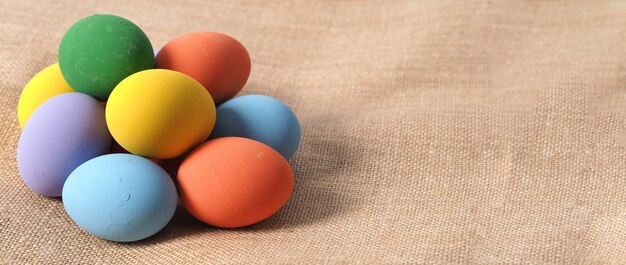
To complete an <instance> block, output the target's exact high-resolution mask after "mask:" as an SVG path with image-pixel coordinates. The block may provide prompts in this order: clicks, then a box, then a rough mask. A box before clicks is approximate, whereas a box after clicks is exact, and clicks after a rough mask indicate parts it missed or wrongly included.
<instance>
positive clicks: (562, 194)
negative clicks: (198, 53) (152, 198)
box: [0, 0, 626, 264]
mask: <svg viewBox="0 0 626 265" xmlns="http://www.w3.org/2000/svg"><path fill="white" fill-rule="evenodd" d="M94 13H111V14H116V15H119V16H123V17H126V18H128V19H130V20H131V21H134V22H135V23H136V24H137V25H139V26H140V27H141V28H142V29H144V31H145V32H146V34H147V35H148V36H149V37H150V39H151V40H152V43H153V45H154V46H155V47H157V48H158V47H161V46H162V45H164V44H165V43H166V42H167V41H168V40H169V39H172V38H173V37H175V36H178V35H180V34H183V33H186V32H191V31H219V32H224V33H227V34H229V35H232V36H233V37H235V38H237V39H239V40H240V41H241V42H242V43H243V44H244V45H245V46H246V47H247V48H248V50H249V52H250V55H251V58H252V74H251V76H250V79H249V81H248V83H247V85H246V87H245V88H244V90H243V91H242V94H250V93H258V94H265V95H270V96H273V97H276V98H278V99H280V100H282V101H284V102H286V103H287V104H288V105H289V106H291V107H292V108H293V110H294V111H295V113H296V114H297V115H298V117H299V119H300V122H301V123H302V128H303V136H302V144H301V146H300V149H299V150H298V152H297V154H296V156H295V157H294V158H293V159H292V161H291V165H292V167H293V170H294V172H295V177H296V186H295V190H294V194H293V197H292V198H291V200H290V201H289V203H288V204H287V206H286V207H285V208H283V209H282V210H281V211H280V212H279V213H278V214H276V215H275V216H273V217H271V218H270V219H268V220H266V221H264V222H262V223H260V224H257V225H253V226H251V227H247V228H242V229H216V228H213V227H210V226H208V225H204V224H202V223H200V222H199V221H196V220H195V219H194V218H193V217H191V216H190V215H188V214H187V213H185V211H184V210H181V209H179V210H178V211H177V213H176V215H175V217H174V219H173V220H172V222H171V223H170V224H169V225H168V226H167V227H166V228H165V229H164V230H162V231H161V232H159V233H158V234H157V235H155V236H153V237H151V238H149V239H147V240H144V241H140V242H136V243H124V244H121V243H114V242H108V241H104V240H101V239H98V238H95V237H93V236H91V235H89V234H88V233H86V232H84V231H82V230H81V229H80V228H79V227H77V226H76V225H75V224H74V223H73V222H72V220H71V219H70V218H69V217H68V216H67V214H66V213H65V212H64V210H63V205H62V201H61V200H60V199H50V198H44V197H41V196H38V195H36V194H35V193H33V192H31V191H30V190H29V189H28V188H27V187H26V186H25V185H24V184H23V183H22V181H21V180H20V177H19V174H18V171H17V167H16V158H15V154H16V151H15V150H16V145H17V140H18V138H19V135H20V129H19V126H18V123H17V118H16V116H17V115H16V105H17V101H18V97H19V94H20V91H21V89H22V88H23V86H24V85H25V84H26V82H27V81H28V80H29V79H30V78H31V77H32V76H33V75H34V74H35V73H37V72H38V71H39V70H41V69H42V68H44V67H45V66H47V65H49V64H52V63H54V62H56V60H57V49H58V45H59V41H60V39H61V37H62V36H63V33H64V32H65V30H67V29H68V28H69V27H70V26H71V25H72V24H73V23H74V22H76V21H77V20H79V19H80V18H82V17H85V16H88V15H91V14H94ZM625 40H626V2H624V1H504V0H503V1H456V0H454V1H446V0H432V1H303V2H292V1H262V2H257V1H254V2H247V1H246V2H243V1H241V2H240V1H223V2H208V1H201V0H195V1H192V0H184V1H165V0H159V1H148V0H143V1H93V2H89V1H73V2H70V1H37V2H36V1H32V0H22V1H11V0H3V1H0V117H2V119H1V120H0V143H1V146H2V147H1V151H0V170H1V171H2V176H1V184H0V263H7V264H16V263H31V264H42V263H59V264H72V263H111V264H120V263H145V264H156V263H165V264H176V263H202V264H208V263H235V264H249V263H272V264H274V263H289V264H290V263H302V264H319V263H343V264H352V263H368V264H370V263H374V264H376V263H448V264H449V263H480V264H484V263H492V264H497V263H535V264H538V263H539V264H541V263H560V264H577V263H585V264H589V263H594V264H597V263H614V264H620V263H621V264H624V263H626V163H625V162H626V151H625V147H624V146H625V145H626V123H625V120H626V66H625V65H626V45H625V43H624V41H625ZM50 152H54V150H50Z"/></svg>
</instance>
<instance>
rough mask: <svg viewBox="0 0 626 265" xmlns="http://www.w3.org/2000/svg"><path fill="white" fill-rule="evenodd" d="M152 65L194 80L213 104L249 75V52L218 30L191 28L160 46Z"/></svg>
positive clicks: (227, 96) (229, 95)
mask: <svg viewBox="0 0 626 265" xmlns="http://www.w3.org/2000/svg"><path fill="white" fill-rule="evenodd" d="M155 60H156V68H163V69H171V70H175V71H179V72H181V73H184V74H187V75H189V76H191V77H193V78H194V79H196V80H198V82H200V83H201V84H202V85H203V86H204V87H205V88H206V89H207V90H208V91H209V93H211V96H212V97H213V100H214V101H215V104H220V103H222V102H224V101H225V100H227V99H230V98H232V97H234V96H235V95H237V93H239V91H241V89H242V88H243V86H244V85H245V84H246V81H247V80H248V77H249V76H250V56H249V55H248V51H246V48H245V47H244V46H243V45H242V44H241V43H240V42H239V41H237V40H236V39H234V38H232V37H230V36H228V35H225V34H222V33H218V32H192V33H187V34H185V35H182V36H179V37H177V38H175V39H173V40H171V41H170V42H168V43H167V44H165V46H163V48H161V50H160V51H159V53H158V54H157V56H156V59H155Z"/></svg>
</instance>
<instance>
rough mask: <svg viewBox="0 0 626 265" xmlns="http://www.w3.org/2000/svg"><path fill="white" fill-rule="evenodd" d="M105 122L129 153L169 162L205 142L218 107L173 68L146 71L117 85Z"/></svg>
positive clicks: (110, 100)
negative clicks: (172, 69) (169, 159)
mask: <svg viewBox="0 0 626 265" xmlns="http://www.w3.org/2000/svg"><path fill="white" fill-rule="evenodd" d="M106 121H107V125H108V126H109V130H110V131H111V134H112V135H113V138H115V140H116V141H117V143H119V144H120V146H121V147H123V148H124V149H126V150H128V151H129V152H131V153H133V154H137V155H141V156H145V157H150V158H158V159H168V158H174V157H177V156H180V155H182V154H183V153H184V152H186V151H187V150H189V149H191V148H193V147H194V146H195V145H198V144H200V143H202V142H203V141H205V140H206V138H207V137H208V136H209V134H210V133H211V130H212V129H213V125H214V124H215V105H214V104H213V100H212V99H211V95H209V93H208V92H207V91H206V90H205V89H204V88H203V87H202V85H201V84H200V83H198V82H197V81H196V80H194V79H193V78H191V77H189V76H187V75H185V74H182V73H179V72H175V71H171V70H165V69H153V70H146V71H141V72H138V73H135V74H133V75H131V76H129V77H128V78H126V79H124V80H123V81H122V82H120V83H119V84H118V85H117V87H116V88H115V90H114V91H113V93H111V96H110V97H109V101H108V102H107V107H106Z"/></svg>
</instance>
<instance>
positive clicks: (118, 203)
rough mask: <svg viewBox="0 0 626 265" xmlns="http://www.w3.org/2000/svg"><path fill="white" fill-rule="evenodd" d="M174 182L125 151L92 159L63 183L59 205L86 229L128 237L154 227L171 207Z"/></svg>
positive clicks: (126, 239)
mask: <svg viewBox="0 0 626 265" xmlns="http://www.w3.org/2000/svg"><path fill="white" fill-rule="evenodd" d="M176 200H177V195H176V187H175V186H174V182H173V181H172V179H171V178H170V176H169V175H167V173H166V172H165V171H164V170H163V169H162V168H161V167H159V166H158V165H157V164H155V163H153V162H152V161H150V160H148V159H146V158H143V157H140V156H136V155H131V154H109V155H104V156H99V157H96V158H93V159H91V160H89V161H87V162H85V163H83V164H82V165H80V166H79V167H78V168H76V169H75V170H74V171H73V172H72V173H71V174H70V176H69V177H68V178H67V180H66V181H65V185H64V186H63V206H64V207H65V210H66V211H67V213H68V214H69V216H70V218H72V220H74V222H76V224H78V225H79V226H80V227H81V228H83V229H84V230H86V231H87V232H89V233H91V234H93V235H95V236H97V237H100V238H104V239H107V240H112V241H119V242H130V241H137V240H141V239H144V238H147V237H149V236H151V235H154V234H156V233H157V232H159V231H160V230H161V229H163V227H165V225H167V223H168V222H169V221H170V219H172V216H173V215H174V211H175V210H176Z"/></svg>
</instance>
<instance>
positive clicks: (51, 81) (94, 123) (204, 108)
mask: <svg viewBox="0 0 626 265" xmlns="http://www.w3.org/2000/svg"><path fill="white" fill-rule="evenodd" d="M58 60H59V61H58V64H53V65H51V66H49V67H47V68H45V69H43V70H42V71H41V72H39V73H38V74H37V75H35V76H34V77H33V78H32V79H31V81H30V82H29V83H28V84H27V85H26V87H25V88H24V91H23V92H22V94H21V96H20V101H19V105H18V120H19V123H20V126H21V127H22V133H21V135H20V139H19V142H18V147H17V164H18V169H19V172H20V176H21V178H22V180H23V181H24V183H25V184H26V185H27V186H28V187H29V188H30V189H31V190H32V191H34V192H36V193H38V194H40V195H43V196H47V197H59V196H62V201H63V206H64V207H65V210H66V211H67V213H68V215H69V217H70V218H71V219H72V220H73V221H74V222H75V223H76V224H77V225H78V226H80V227H81V228H83V229H84V230H85V231H87V232H89V233H91V234H93V235H95V236H97V237H100V238H104V239H107V240H112V241H121V242H129V241H136V240H141V239H144V238H147V237H149V236H151V235H153V234H155V233H157V232H158V231H159V230H161V229H162V228H163V227H165V225H166V224H167V223H168V222H169V221H170V220H171V218H172V217H173V215H174V212H175V210H176V208H177V204H178V198H180V202H181V203H182V206H183V207H184V208H185V209H186V210H187V211H188V212H189V213H191V215H193V216H194V217H196V218H197V219H198V220H200V221H202V222H204V223H206V224H209V225H212V226H216V227H225V228H235V227H242V226H247V225H251V224H254V223H257V222H260V221H262V220H264V219H266V218H268V217H269V216H271V215H273V214H274V213H276V212H277V211H278V210H279V209H280V208H282V207H283V206H284V205H285V203H286V202H287V200H288V199H289V197H290V196H291V193H292V191H293V186H294V176H293V171H292V170H291V167H290V165H289V163H288V160H289V159H290V158H291V157H292V156H293V155H294V153H295V152H296V150H297V149H298V145H299V142H300V124H299V122H298V119H297V118H296V116H295V115H294V113H293V111H292V110H291V109H289V107H288V106H287V105H286V104H284V103H282V102H280V101H278V100H276V99H274V98H272V97H269V96H262V95H245V96H239V97H235V96H236V94H237V93H239V91H240V90H241V89H242V88H243V86H244V85H245V83H246V81H247V80H248V76H249V75H250V69H251V66H250V57H249V55H248V52H247V51H246V49H245V48H244V46H243V45H242V44H241V43H240V42H239V41H237V40H235V39H234V38H232V37H229V36H227V35H224V34H221V33H215V32H193V33H188V34H184V35H181V36H179V37H177V38H175V39H173V40H171V41H170V42H168V43H167V44H166V45H165V46H163V48H162V49H161V50H160V51H158V53H156V55H155V53H154V51H153V48H152V44H151V43H150V41H149V40H148V37H147V36H146V34H145V33H144V32H143V31H142V30H141V29H140V28H139V27H138V26H136V25H135V24H134V23H132V22H131V21H129V20H126V19H124V18H121V17H118V16H113V15H93V16H89V17H86V18H83V19H82V20H80V21H78V22H77V23H75V24H74V25H73V26H71V27H70V28H69V30H68V31H67V32H66V33H65V34H64V36H63V38H62V40H61V44H60V46H59V57H58ZM216 106H217V107H216Z"/></svg>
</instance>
